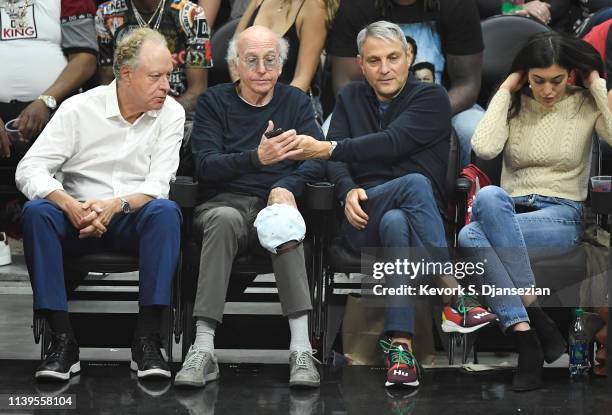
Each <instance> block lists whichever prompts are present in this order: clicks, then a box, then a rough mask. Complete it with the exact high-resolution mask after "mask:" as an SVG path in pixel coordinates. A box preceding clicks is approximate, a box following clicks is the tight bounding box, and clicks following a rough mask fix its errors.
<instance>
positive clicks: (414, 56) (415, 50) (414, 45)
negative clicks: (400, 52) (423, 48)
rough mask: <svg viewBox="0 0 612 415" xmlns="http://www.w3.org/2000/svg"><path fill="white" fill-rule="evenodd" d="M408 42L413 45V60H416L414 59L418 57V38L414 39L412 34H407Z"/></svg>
mask: <svg viewBox="0 0 612 415" xmlns="http://www.w3.org/2000/svg"><path fill="white" fill-rule="evenodd" d="M406 42H408V44H409V45H410V46H412V62H414V60H415V59H416V55H417V51H418V48H417V43H416V40H414V39H413V38H412V37H410V36H406ZM412 62H410V64H411V65H412Z"/></svg>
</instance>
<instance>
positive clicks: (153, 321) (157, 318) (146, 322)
mask: <svg viewBox="0 0 612 415" xmlns="http://www.w3.org/2000/svg"><path fill="white" fill-rule="evenodd" d="M165 308H166V307H165V306H158V305H151V306H140V310H139V311H138V322H137V323H136V333H135V334H134V335H135V337H141V336H144V335H147V334H159V326H160V325H161V313H162V310H164V309H165Z"/></svg>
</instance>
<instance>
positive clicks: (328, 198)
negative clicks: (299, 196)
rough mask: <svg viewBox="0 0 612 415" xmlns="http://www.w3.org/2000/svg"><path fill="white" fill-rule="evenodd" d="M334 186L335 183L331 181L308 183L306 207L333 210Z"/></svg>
mask: <svg viewBox="0 0 612 415" xmlns="http://www.w3.org/2000/svg"><path fill="white" fill-rule="evenodd" d="M334 187H335V186H334V184H333V183H329V182H316V183H306V193H305V202H306V208H307V209H310V210H318V211H330V212H331V211H333V210H334V207H335V206H334V205H335V203H334V202H335V197H334Z"/></svg>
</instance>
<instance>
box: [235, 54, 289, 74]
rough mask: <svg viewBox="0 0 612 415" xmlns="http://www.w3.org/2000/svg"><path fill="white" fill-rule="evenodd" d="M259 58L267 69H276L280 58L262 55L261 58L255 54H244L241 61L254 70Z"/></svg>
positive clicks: (257, 65) (257, 66)
mask: <svg viewBox="0 0 612 415" xmlns="http://www.w3.org/2000/svg"><path fill="white" fill-rule="evenodd" d="M260 60H261V61H263V64H264V67H265V68H266V70H267V71H271V70H272V69H277V68H278V65H279V63H280V58H279V57H278V56H264V57H263V58H261V59H260V58H258V57H257V56H246V57H244V58H242V62H244V63H245V65H246V66H247V68H249V70H251V71H254V70H256V69H257V68H259V61H260Z"/></svg>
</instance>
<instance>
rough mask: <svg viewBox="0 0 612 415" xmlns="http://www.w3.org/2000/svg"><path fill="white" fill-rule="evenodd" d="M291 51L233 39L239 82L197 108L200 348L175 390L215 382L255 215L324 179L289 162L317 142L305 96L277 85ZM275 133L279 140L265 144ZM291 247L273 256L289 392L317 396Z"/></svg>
mask: <svg viewBox="0 0 612 415" xmlns="http://www.w3.org/2000/svg"><path fill="white" fill-rule="evenodd" d="M287 51H288V45H287V42H286V41H285V40H284V39H282V38H280V37H279V36H278V35H277V34H275V33H274V32H272V31H271V30H269V29H267V28H265V27H262V26H252V27H250V28H248V29H246V30H245V31H243V32H241V33H240V34H237V35H236V36H235V37H234V38H233V39H232V40H231V42H230V44H229V46H228V52H227V61H228V64H229V66H230V70H231V71H232V72H233V77H234V79H237V81H236V82H234V83H228V84H223V85H217V86H215V87H212V88H209V89H208V90H207V91H206V92H205V93H204V94H202V95H201V96H200V99H199V101H198V104H197V107H196V113H195V123H194V128H193V133H192V135H191V143H192V151H193V157H194V161H195V165H196V167H195V168H196V174H197V176H198V179H199V181H200V183H201V185H202V186H201V188H202V189H201V194H200V196H201V202H203V203H202V204H200V205H199V206H197V207H196V209H195V228H196V231H197V232H199V235H200V237H201V238H202V251H201V256H200V272H199V278H198V288H197V292H196V299H195V305H194V312H193V315H194V317H195V318H196V339H195V342H194V344H193V345H192V346H191V348H190V350H189V352H188V354H187V356H186V358H185V362H184V364H183V367H182V369H181V371H180V372H179V373H178V374H177V376H176V379H175V385H177V386H192V387H203V386H204V385H205V384H206V383H207V382H210V381H213V380H216V379H217V378H218V377H219V367H218V364H217V359H216V357H215V353H214V342H213V340H214V334H215V329H216V327H217V324H219V323H221V321H222V319H223V309H224V305H225V297H226V294H227V287H228V284H229V279H230V273H231V269H232V263H233V261H234V258H235V257H236V255H238V254H240V253H241V252H244V251H246V250H252V249H261V247H260V246H259V242H258V241H257V231H259V229H257V231H256V230H255V228H254V226H253V224H254V221H255V218H256V216H257V215H258V213H259V211H261V210H262V209H264V208H265V207H266V205H275V204H281V205H289V206H291V207H293V208H296V202H295V198H296V197H298V196H299V195H300V193H301V192H302V190H303V188H304V184H305V183H306V182H307V181H316V180H320V179H321V178H322V177H323V176H324V174H325V165H324V162H322V161H318V160H309V161H305V162H299V161H294V160H291V158H292V157H295V156H297V155H299V154H300V153H301V152H302V150H299V149H298V148H297V146H298V144H299V141H300V138H299V137H298V135H297V134H306V135H309V136H311V137H314V138H316V139H319V140H322V139H323V133H322V132H321V129H320V128H319V126H318V124H317V123H316V121H315V115H314V112H313V109H312V106H311V104H310V100H309V98H308V96H307V95H306V94H305V93H304V92H303V91H301V90H300V89H298V88H295V87H292V86H289V85H284V84H281V83H277V80H278V77H279V75H280V74H281V71H282V66H283V62H284V60H285V58H286V57H287ZM279 128H280V129H282V131H283V132H280V133H279V131H278V129H279ZM271 132H274V133H277V134H278V135H276V136H274V137H270V138H268V137H266V133H268V136H271V135H272V134H270V133H271ZM291 211H292V212H293V213H294V214H297V215H298V216H299V213H298V212H297V211H293V210H291ZM264 246H265V245H264ZM277 248H278V247H277ZM292 248H293V249H287V248H285V247H284V246H283V248H282V249H274V252H275V253H271V254H269V255H271V259H272V266H273V269H274V274H275V277H276V283H277V286H278V293H279V297H280V301H281V307H282V311H283V315H285V316H287V318H288V319H289V327H290V331H291V344H290V345H289V350H290V359H289V363H290V377H289V384H290V386H306V387H318V386H319V382H320V379H319V373H318V370H317V368H316V367H315V364H314V362H315V359H314V357H313V356H312V348H311V345H310V342H309V340H308V311H309V310H310V309H311V303H310V292H309V288H308V280H307V277H306V266H305V263H304V250H303V247H302V245H301V244H299V243H298V244H294V246H292ZM268 249H269V248H268ZM264 253H265V252H264Z"/></svg>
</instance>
